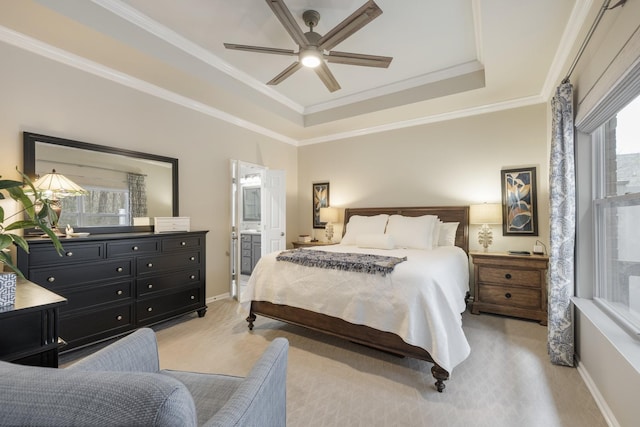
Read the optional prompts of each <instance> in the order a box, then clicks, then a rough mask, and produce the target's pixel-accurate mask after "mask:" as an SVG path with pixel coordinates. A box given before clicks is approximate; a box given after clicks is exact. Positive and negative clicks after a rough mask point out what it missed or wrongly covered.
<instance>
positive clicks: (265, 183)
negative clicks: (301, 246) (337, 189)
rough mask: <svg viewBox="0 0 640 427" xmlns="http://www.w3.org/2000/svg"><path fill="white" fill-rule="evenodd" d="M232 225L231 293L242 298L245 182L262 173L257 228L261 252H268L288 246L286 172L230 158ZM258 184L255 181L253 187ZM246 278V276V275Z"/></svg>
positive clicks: (236, 297) (252, 224)
mask: <svg viewBox="0 0 640 427" xmlns="http://www.w3.org/2000/svg"><path fill="white" fill-rule="evenodd" d="M230 172H231V212H230V213H231V227H230V239H229V240H230V247H229V258H230V262H229V272H230V274H229V277H230V284H229V292H230V293H231V296H232V297H233V298H235V299H238V298H239V292H240V289H241V284H242V274H241V268H240V263H241V259H242V248H241V244H240V239H241V232H242V231H243V230H244V229H245V227H246V225H247V223H246V222H245V221H244V218H243V203H242V197H243V191H242V188H243V187H242V181H243V179H244V178H246V177H247V176H255V175H256V174H258V175H260V184H259V185H260V195H261V197H260V199H261V200H260V201H261V203H260V221H259V225H257V226H256V224H255V222H251V225H250V227H251V228H254V226H256V228H257V229H258V230H259V231H260V234H261V248H260V253H261V254H266V253H269V252H273V251H276V250H284V249H285V248H286V234H285V229H286V217H285V213H286V181H285V172H284V171H278V170H273V171H271V170H268V169H267V168H266V167H265V166H261V165H256V164H252V163H246V162H242V161H239V160H231V170H230ZM253 185H255V184H252V186H253ZM245 277H246V276H245Z"/></svg>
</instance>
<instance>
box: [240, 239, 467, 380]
mask: <svg viewBox="0 0 640 427" xmlns="http://www.w3.org/2000/svg"><path fill="white" fill-rule="evenodd" d="M309 249H320V250H324V251H331V252H351V253H373V254H378V255H386V256H397V257H403V256H406V257H407V261H405V262H402V263H400V264H398V265H397V266H396V267H395V269H394V271H393V272H392V273H391V274H389V275H387V276H385V277H382V276H381V275H379V274H375V275H374V274H362V273H356V272H348V271H339V270H330V269H324V268H316V267H305V266H301V265H298V264H294V263H291V262H286V261H276V259H275V258H276V256H277V254H278V253H277V252H276V253H272V254H268V255H265V256H263V257H262V258H261V259H260V261H259V262H258V264H257V265H256V267H255V269H254V271H253V274H252V275H251V278H250V279H249V282H248V284H247V286H246V288H245V290H244V291H243V292H242V294H241V295H240V303H241V305H240V306H241V309H242V310H243V311H245V312H246V313H248V312H249V308H250V303H251V301H252V300H256V301H268V302H271V303H274V304H285V305H289V306H293V307H298V308H303V309H306V310H310V311H314V312H317V313H323V314H327V315H330V316H334V317H338V318H341V319H343V320H346V321H348V322H351V323H354V324H362V325H367V326H370V327H372V328H375V329H378V330H382V331H387V332H392V333H395V334H397V335H399V336H400V337H401V338H402V339H403V340H404V341H405V342H407V343H409V344H412V345H415V346H418V347H421V348H423V349H425V350H427V351H428V352H429V354H431V356H432V358H433V360H434V361H435V362H436V363H437V364H438V365H440V366H441V367H442V368H444V369H446V370H447V371H448V372H449V373H451V371H452V370H453V368H454V367H455V366H457V365H458V364H459V363H460V362H462V361H463V360H464V359H466V358H467V356H468V355H469V352H470V348H469V343H468V342H467V339H466V337H465V335H464V332H463V331H462V315H461V313H462V312H463V311H464V310H465V304H464V298H465V294H466V292H467V291H468V289H469V267H468V260H467V255H466V254H465V253H464V251H463V250H462V249H460V248H458V247H452V246H450V247H438V248H436V249H433V250H418V249H394V250H381V249H362V248H358V247H356V246H347V245H334V246H322V247H315V248H309Z"/></svg>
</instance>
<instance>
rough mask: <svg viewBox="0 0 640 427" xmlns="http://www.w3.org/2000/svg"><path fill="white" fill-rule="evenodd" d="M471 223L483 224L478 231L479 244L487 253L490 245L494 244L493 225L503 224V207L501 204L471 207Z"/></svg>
mask: <svg viewBox="0 0 640 427" xmlns="http://www.w3.org/2000/svg"><path fill="white" fill-rule="evenodd" d="M469 223H470V224H481V225H482V227H480V231H478V243H480V244H481V245H482V247H483V248H484V251H485V252H487V251H488V248H489V245H491V244H492V243H493V232H492V231H491V224H502V205H500V204H499V203H483V204H480V205H471V206H470V207H469Z"/></svg>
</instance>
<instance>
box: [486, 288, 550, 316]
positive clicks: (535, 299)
mask: <svg viewBox="0 0 640 427" xmlns="http://www.w3.org/2000/svg"><path fill="white" fill-rule="evenodd" d="M479 291H480V301H482V302H483V303H487V304H497V305H504V306H512V307H520V308H529V309H534V310H535V309H539V308H540V291H539V290H537V289H526V288H512V287H505V286H494V285H486V284H482V285H480V286H479Z"/></svg>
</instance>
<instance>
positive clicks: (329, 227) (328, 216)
mask: <svg viewBox="0 0 640 427" xmlns="http://www.w3.org/2000/svg"><path fill="white" fill-rule="evenodd" d="M320 222H326V225H325V227H324V234H325V236H326V237H327V242H331V240H332V239H333V223H334V222H338V209H337V208H331V207H326V208H320Z"/></svg>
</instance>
